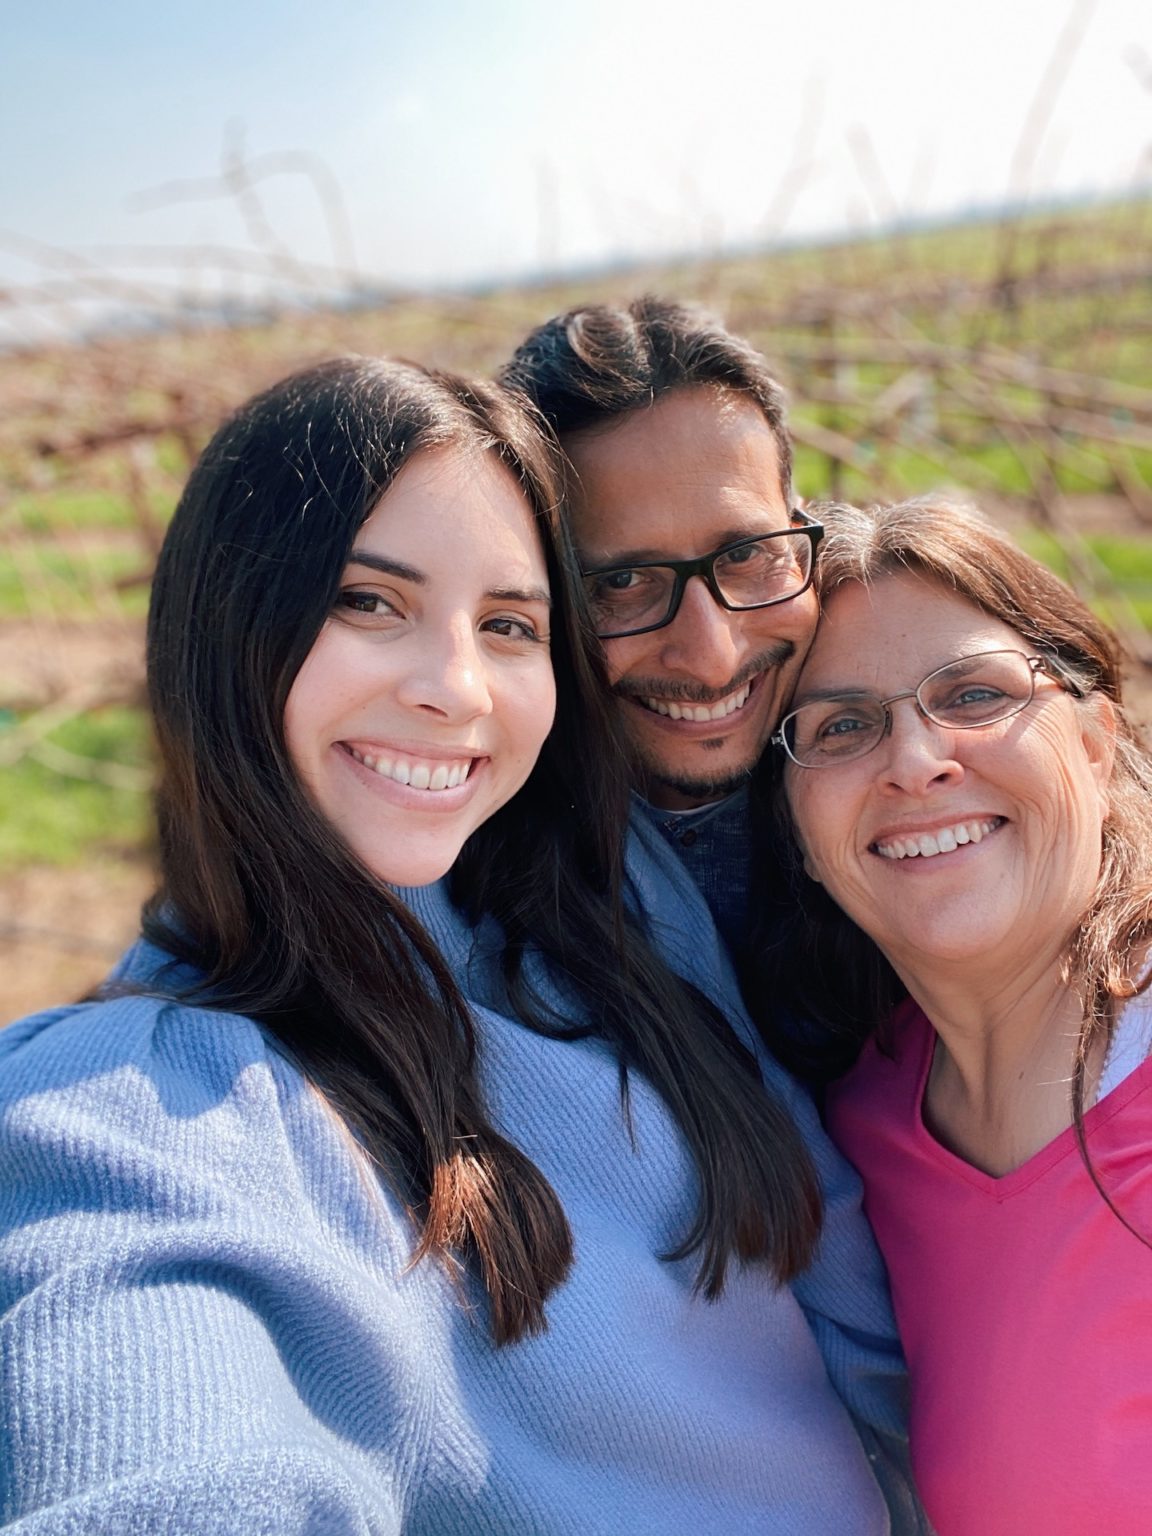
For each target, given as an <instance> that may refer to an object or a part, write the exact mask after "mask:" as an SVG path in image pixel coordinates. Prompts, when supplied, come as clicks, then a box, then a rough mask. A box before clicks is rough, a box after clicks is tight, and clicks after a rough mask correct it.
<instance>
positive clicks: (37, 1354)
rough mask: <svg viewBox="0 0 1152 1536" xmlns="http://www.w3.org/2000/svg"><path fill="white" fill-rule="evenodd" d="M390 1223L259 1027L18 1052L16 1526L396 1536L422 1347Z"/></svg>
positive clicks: (0, 1045)
mask: <svg viewBox="0 0 1152 1536" xmlns="http://www.w3.org/2000/svg"><path fill="white" fill-rule="evenodd" d="M385 1215H386V1211H385V1208H384V1204H383V1201H382V1200H380V1201H374V1200H372V1199H371V1198H370V1197H369V1196H368V1194H367V1191H366V1186H365V1183H364V1177H363V1174H362V1171H361V1169H360V1167H359V1164H358V1161H357V1159H356V1157H355V1156H354V1154H353V1152H352V1150H351V1148H350V1146H349V1144H348V1143H347V1140H346V1138H345V1136H344V1134H343V1133H342V1131H341V1129H340V1127H339V1125H338V1123H337V1122H336V1121H335V1118H334V1117H333V1116H332V1115H331V1114H330V1112H329V1111H328V1110H327V1109H326V1107H325V1106H323V1105H322V1104H321V1102H320V1101H319V1099H318V1096H317V1095H316V1094H315V1093H314V1092H313V1091H312V1090H311V1089H310V1088H309V1087H308V1086H307V1085H306V1084H305V1083H304V1081H303V1080H302V1079H301V1078H300V1076H299V1074H298V1073H296V1072H295V1071H294V1070H293V1069H292V1068H291V1067H290V1066H289V1065H288V1063H286V1062H285V1061H283V1060H282V1059H281V1058H280V1057H279V1056H277V1055H276V1054H275V1053H274V1052H273V1051H272V1050H271V1049H270V1047H269V1045H268V1042H267V1041H266V1040H265V1038H264V1037H263V1035H262V1034H261V1032H260V1031H259V1029H258V1028H257V1027H256V1026H255V1025H254V1024H252V1023H251V1021H248V1020H244V1019H238V1018H235V1017H233V1016H229V1015H225V1014H218V1013H211V1012H209V1011H207V1010H199V1009H191V1008H183V1007H178V1006H175V1005H171V1004H164V1003H162V1002H158V1001H157V1000H155V999H150V998H139V997H138V998H130V999H121V1000H118V1001H115V1002H107V1003H101V1004H93V1005H85V1006H82V1007H78V1008H73V1009H68V1010H59V1011H57V1012H56V1013H53V1014H47V1015H42V1016H40V1017H39V1018H37V1019H32V1020H27V1021H24V1022H23V1023H21V1024H16V1025H12V1026H10V1027H9V1029H7V1030H5V1031H4V1032H3V1033H2V1034H0V1392H2V1400H3V1405H4V1407H3V1413H4V1419H5V1421H6V1422H5V1429H6V1433H5V1434H4V1435H3V1436H2V1437H0V1524H3V1525H4V1526H5V1528H6V1529H11V1530H13V1531H15V1532H19V1533H21V1536H32V1533H35V1536H65V1533H71V1532H91V1531H95V1530H100V1531H105V1530H106V1531H117V1532H121V1531H122V1532H126V1533H135V1532H140V1533H145V1532H148V1533H152V1532H156V1531H164V1532H166V1533H176V1536H179V1533H185V1532H187V1533H189V1536H191V1533H196V1536H211V1533H216V1532H219V1533H221V1536H223V1533H225V1532H228V1533H230V1536H237V1533H239V1536H248V1533H253V1536H255V1533H263V1532H268V1533H269V1536H271V1533H273V1532H275V1533H277V1536H280V1533H287V1532H301V1533H302V1532H317V1533H318V1532H325V1533H333V1536H343V1533H349V1536H351V1533H357V1536H360V1533H368V1532H371V1533H373V1536H389V1533H392V1532H398V1531H399V1530H400V1528H401V1510H402V1506H403V1500H404V1493H405V1487H406V1485H407V1483H408V1481H409V1479H410V1478H411V1477H412V1476H413V1475H414V1474H415V1475H418V1472H419V1461H420V1456H421V1450H422V1448H421V1446H420V1445H419V1444H412V1443H409V1441H410V1440H411V1425H412V1423H413V1416H412V1415H411V1414H408V1415H404V1414H401V1413H400V1412H399V1411H398V1402H399V1401H400V1400H401V1399H403V1398H404V1397H405V1395H406V1394H407V1395H408V1396H411V1395H412V1394H413V1393H417V1394H418V1373H417V1372H416V1371H415V1369H414V1357H413V1352H414V1350H415V1349H418V1348H419V1346H420V1340H419V1331H418V1330H417V1333H416V1337H415V1338H406V1337H405V1334H406V1328H407V1324H408V1323H409V1322H410V1321H411V1319H410V1318H408V1317H406V1316H405V1310H406V1309H405V1307H404V1305H403V1303H402V1300H401V1299H397V1301H396V1304H395V1305H394V1306H389V1305H381V1301H382V1300H383V1301H386V1302H387V1301H390V1300H391V1299H392V1298H393V1296H397V1295H398V1288H397V1283H396V1282H397V1280H398V1277H399V1276H400V1275H401V1273H402V1269H403V1259H404V1255H403V1253H402V1252H401V1251H400V1249H401V1247H402V1245H401V1244H399V1243H398V1242H397V1240H396V1237H397V1234H396V1231H395V1230H394V1225H393V1227H391V1228H390V1227H389V1223H388V1222H387V1221H386V1220H385ZM373 1243H375V1248H373V1246H372V1244H373ZM374 1253H378V1254H379V1259H378V1260H377V1259H376V1258H374ZM365 1295H367V1296H369V1297H372V1298H374V1299H375V1303H376V1305H374V1306H370V1305H368V1304H367V1303H366V1302H365V1300H364V1299H363V1298H364V1296H365Z"/></svg>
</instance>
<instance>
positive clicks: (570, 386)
mask: <svg viewBox="0 0 1152 1536" xmlns="http://www.w3.org/2000/svg"><path fill="white" fill-rule="evenodd" d="M501 382H502V383H504V384H506V385H509V386H511V387H512V388H514V389H518V390H521V391H522V392H523V393H524V394H526V395H527V396H528V397H529V399H531V401H532V402H533V404H534V405H535V406H536V407H537V408H538V409H539V410H540V411H541V412H542V413H543V415H544V416H546V417H547V419H548V421H549V422H550V423H551V425H552V427H553V428H554V430H555V431H556V433H557V435H558V436H559V437H560V438H561V439H563V438H564V437H566V436H568V435H569V434H570V433H574V432H583V431H585V430H587V429H588V428H592V427H598V426H605V425H607V424H608V423H610V422H611V421H613V420H614V419H615V418H617V417H619V416H623V415H625V414H626V413H627V412H630V411H637V410H642V409H644V408H645V407H646V406H650V405H653V404H654V403H655V402H656V401H657V400H658V399H659V398H660V396H661V395H664V394H667V393H668V391H669V390H673V389H684V388H689V387H695V386H701V387H704V388H712V389H723V390H728V391H731V392H732V393H734V394H739V395H747V396H748V397H749V398H750V399H751V400H752V401H753V403H754V404H755V405H757V406H758V407H759V408H760V410H761V411H762V412H763V413H764V419H765V421H767V423H768V426H769V427H770V428H771V431H772V436H773V437H774V438H775V439H776V451H777V454H778V455H779V460H780V488H781V490H782V491H783V493H784V499H785V501H786V502H788V504H789V505H790V504H791V487H792V444H791V441H790V439H789V436H788V428H787V423H786V402H785V395H784V390H783V389H782V387H781V386H780V384H779V383H778V382H777V380H776V379H775V378H773V376H772V374H771V372H770V370H769V367H768V364H767V362H766V360H765V359H764V358H763V357H762V356H761V355H760V353H759V352H757V351H756V349H755V348H754V347H752V346H750V345H749V344H748V342H746V341H742V340H741V339H740V337H738V336H733V335H732V334H731V332H730V331H727V330H725V328H724V326H723V325H722V324H721V323H720V321H719V320H718V319H717V318H716V317H715V316H714V315H710V314H709V313H708V312H707V311H706V310H703V309H697V308H696V307H695V306H693V305H687V304H677V303H675V302H674V301H673V300H670V299H660V298H655V297H653V296H651V295H646V296H645V297H644V298H640V299H635V300H633V302H632V303H631V304H628V305H626V306H614V305H608V304H585V305H582V306H581V307H580V308H579V309H572V310H569V311H568V313H567V314H565V315H557V316H556V317H555V318H554V319H552V320H548V321H546V322H545V323H544V324H543V325H541V326H537V328H536V329H535V330H534V331H532V332H531V334H530V335H529V336H527V337H526V338H525V339H524V341H523V342H522V343H521V344H520V346H519V347H518V348H517V349H516V351H515V352H514V353H513V355H512V358H511V361H510V362H509V363H508V364H507V365H506V367H505V368H504V371H503V373H502V375H501Z"/></svg>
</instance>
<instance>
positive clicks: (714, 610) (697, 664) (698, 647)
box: [660, 576, 744, 688]
mask: <svg viewBox="0 0 1152 1536" xmlns="http://www.w3.org/2000/svg"><path fill="white" fill-rule="evenodd" d="M740 618H741V615H740V614H738V613H732V612H730V611H729V610H728V609H727V608H721V606H720V604H719V603H718V602H717V601H716V599H715V598H714V597H713V596H712V593H711V591H710V590H709V588H708V585H707V583H706V582H705V580H704V578H703V577H702V576H690V577H689V578H688V581H687V583H686V584H685V587H684V595H683V597H682V598H681V600H680V607H679V609H678V610H677V613H676V617H675V618H674V619H673V620H672V622H671V624H669V625H668V626H667V628H666V629H665V631H664V639H663V643H662V645H661V648H660V660H661V663H662V664H663V665H664V666H665V667H667V668H668V670H669V671H672V672H686V673H689V674H690V675H691V676H692V677H693V678H694V679H695V680H696V681H697V682H700V683H703V684H705V685H706V686H708V687H714V688H719V687H722V686H723V685H724V684H725V683H729V682H731V681H732V678H733V677H734V676H735V674H736V673H737V672H738V671H739V669H740V665H741V663H742V661H743V660H744V656H743V643H742V640H741V637H740V630H739V622H740Z"/></svg>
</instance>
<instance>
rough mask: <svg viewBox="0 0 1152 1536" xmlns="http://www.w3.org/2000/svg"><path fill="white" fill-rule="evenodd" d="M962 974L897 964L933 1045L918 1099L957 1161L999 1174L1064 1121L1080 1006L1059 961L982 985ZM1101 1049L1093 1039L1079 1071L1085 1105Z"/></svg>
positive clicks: (1042, 1142) (1025, 1157)
mask: <svg viewBox="0 0 1152 1536" xmlns="http://www.w3.org/2000/svg"><path fill="white" fill-rule="evenodd" d="M963 969H964V968H963V967H958V968H957V969H956V971H955V972H953V973H949V972H948V971H947V970H944V971H941V970H940V969H939V968H938V967H937V968H934V969H933V971H932V974H931V975H930V976H928V975H923V974H916V970H915V968H909V969H907V970H905V969H901V967H899V966H897V970H898V971H899V973H900V975H901V979H902V980H903V981H904V982H905V984H906V985H907V987H908V990H909V992H910V993H911V994H912V996H913V997H914V998H915V1000H916V1002H917V1003H918V1004H919V1005H920V1007H921V1008H922V1009H923V1011H924V1013H925V1014H926V1016H927V1017H928V1019H929V1020H930V1021H931V1023H932V1025H933V1027H934V1028H935V1030H936V1033H937V1036H938V1037H939V1038H938V1042H937V1046H936V1051H935V1054H934V1056H933V1061H932V1070H931V1073H930V1075H929V1079H928V1087H927V1091H926V1093H925V1098H924V1117H925V1121H926V1123H927V1124H928V1128H929V1129H930V1130H931V1131H932V1133H933V1135H935V1136H936V1138H937V1140H939V1141H941V1142H942V1143H943V1144H944V1145H945V1146H947V1147H948V1148H949V1149H950V1150H951V1151H953V1152H955V1153H956V1154H957V1155H958V1156H960V1157H963V1158H964V1159H965V1160H966V1161H968V1162H970V1163H972V1164H973V1165H974V1166H976V1167H978V1168H981V1169H983V1170H984V1171H985V1172H986V1173H991V1174H993V1175H995V1176H1002V1175H1003V1174H1005V1173H1009V1172H1011V1171H1012V1169H1014V1168H1017V1167H1019V1166H1020V1165H1021V1164H1022V1163H1024V1162H1026V1161H1027V1160H1028V1158H1030V1157H1032V1156H1033V1155H1034V1154H1035V1153H1036V1152H1038V1151H1039V1150H1040V1149H1041V1147H1044V1146H1046V1145H1047V1143H1048V1142H1049V1141H1051V1140H1052V1139H1053V1138H1054V1137H1056V1136H1058V1135H1059V1134H1060V1133H1061V1132H1062V1131H1064V1130H1065V1129H1067V1127H1068V1126H1069V1125H1071V1123H1072V1088H1071V1081H1072V1076H1073V1072H1074V1069H1075V1064H1076V1058H1077V1050H1078V1041H1079V1036H1080V1031H1081V1027H1082V1024H1083V1007H1082V1004H1081V1001H1080V998H1079V996H1078V995H1077V994H1076V993H1075V992H1073V991H1071V990H1070V989H1069V988H1068V987H1067V986H1066V985H1065V983H1064V982H1063V980H1062V978H1061V975H1060V963H1059V958H1058V957H1056V958H1054V959H1050V960H1048V961H1047V962H1046V963H1045V962H1037V963H1035V964H1033V965H1032V966H1031V967H1028V966H1024V967H1023V968H1020V969H1017V970H1015V971H1014V972H1013V973H1011V974H1009V975H1006V976H1004V977H1002V978H1000V979H999V980H998V981H996V982H992V981H991V980H985V981H984V983H983V985H982V984H981V978H980V977H979V976H977V977H973V975H972V968H971V966H970V965H969V967H968V973H967V974H966V975H963V976H962V975H961V974H959V972H960V971H962V970H963ZM1103 1049H1104V1043H1103V1041H1100V1042H1099V1046H1098V1049H1097V1050H1096V1051H1094V1053H1093V1055H1092V1056H1091V1057H1090V1059H1089V1061H1088V1064H1087V1065H1088V1074H1087V1081H1086V1084H1085V1090H1086V1092H1085V1101H1086V1102H1090V1101H1091V1091H1092V1090H1093V1089H1094V1085H1095V1081H1096V1079H1097V1077H1098V1075H1099V1071H1100V1067H1101V1065H1102V1061H1101V1060H1100V1059H1099V1058H1100V1056H1101V1055H1102V1052H1103Z"/></svg>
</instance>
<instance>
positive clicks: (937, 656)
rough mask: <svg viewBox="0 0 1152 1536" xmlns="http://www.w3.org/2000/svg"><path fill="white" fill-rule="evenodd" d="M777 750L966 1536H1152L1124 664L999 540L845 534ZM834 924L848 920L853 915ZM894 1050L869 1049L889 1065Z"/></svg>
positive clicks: (931, 513)
mask: <svg viewBox="0 0 1152 1536" xmlns="http://www.w3.org/2000/svg"><path fill="white" fill-rule="evenodd" d="M825 520H826V523H827V526H828V536H827V539H826V541H825V554H824V564H823V566H822V572H821V587H822V604H823V618H822V621H821V626H820V629H819V631H818V634H817V638H816V642H815V645H814V646H813V648H812V651H811V653H810V655H809V657H808V659H807V662H806V663H805V666H804V669H803V673H802V675H801V678H800V682H799V685H798V689H797V694H796V698H795V700H794V708H793V710H792V712H791V713H790V714H789V715H788V716H786V718H785V720H784V722H783V724H782V727H781V732H780V738H779V739H780V741H781V744H782V745H783V746H784V748H785V749H786V751H787V753H788V763H787V770H786V790H787V797H788V803H789V805H790V808H791V814H792V818H793V820H794V824H795V830H796V835H797V838H798V841H799V845H800V847H801V848H802V850H803V861H804V868H805V870H806V871H807V873H808V875H809V876H810V877H811V880H812V881H813V882H819V884H818V885H816V884H809V885H808V886H807V888H806V897H805V911H804V913H803V914H802V917H801V919H800V924H799V933H800V936H799V937H798V941H797V948H796V950H795V951H794V954H795V955H796V957H797V958H798V959H799V961H800V964H799V966H798V967H797V970H796V972H795V975H796V978H797V981H798V984H799V985H800V988H801V990H802V991H803V992H804V993H805V994H806V997H807V1001H808V1004H809V1006H810V1008H811V1009H812V1010H813V1011H814V1012H815V1014H816V1016H817V1017H818V1018H820V1019H822V1020H823V1021H824V1022H825V1024H826V1025H828V1026H831V1027H832V1028H833V1029H834V1030H836V1031H838V1033H837V1034H836V1035H833V1036H832V1038H833V1039H834V1040H836V1039H838V1040H839V1041H840V1042H841V1043H842V1044H843V1045H844V1046H845V1054H848V1053H850V1052H851V1051H852V1050H853V1048H854V1050H855V1051H856V1052H859V1051H860V1046H861V1043H862V1042H863V1041H864V1040H869V1043H868V1044H866V1045H864V1049H863V1051H862V1053H860V1055H859V1061H858V1062H857V1064H856V1066H855V1067H854V1069H853V1070H852V1071H851V1072H850V1073H849V1075H848V1076H847V1077H846V1078H844V1079H843V1080H842V1081H841V1082H839V1083H837V1084H835V1085H834V1086H833V1088H832V1089H831V1090H830V1093H829V1101H828V1108H829V1125H830V1127H831V1129H832V1132H833V1135H834V1137H835V1138H836V1139H837V1141H838V1142H839V1144H840V1146H841V1147H842V1149H843V1150H844V1151H845V1152H847V1154H848V1155H849V1156H850V1157H851V1158H852V1160H853V1162H855V1164H856V1166H857V1167H858V1168H859V1170H860V1172H861V1174H862V1175H863V1178H864V1185H865V1204H866V1208H867V1210H868V1213H869V1215H870V1217H871V1218H872V1222H873V1225H874V1226H875V1229H876V1234H877V1237H878V1238H879V1240H880V1244H881V1247H882V1249H883V1251H884V1254H885V1257H886V1259H887V1261H888V1267H889V1272H890V1275H891V1279H892V1288H893V1296H894V1299H895V1303H896V1311H897V1317H898V1318H899V1321H900V1325H901V1332H902V1334H903V1337H904V1343H905V1347H906V1349H907V1353H908V1364H909V1371H910V1376H911V1385H912V1453H913V1464H914V1466H915V1469H916V1476H917V1482H918V1484H919V1486H920V1489H921V1492H922V1494H923V1497H924V1502H925V1506H926V1508H927V1511H928V1514H929V1516H930V1518H931V1519H932V1522H933V1524H934V1526H935V1528H936V1530H937V1531H938V1532H939V1533H940V1536H985V1533H987V1532H992V1531H994V1532H1013V1533H1015V1532H1020V1533H1023V1532H1033V1531H1036V1532H1041V1531H1042V1532H1044V1536H1081V1533H1082V1532H1084V1531H1108V1532H1109V1533H1110V1536H1138V1533H1144V1532H1147V1531H1149V1530H1152V1394H1150V1392H1149V1386H1148V1383H1149V1379H1150V1372H1152V1299H1150V1298H1152V1159H1150V1157H1149V1145H1150V1142H1152V1061H1150V1060H1149V1050H1150V1047H1152V1007H1150V1005H1149V1002H1148V994H1147V991H1146V988H1147V985H1148V962H1149V944H1150V942H1152V762H1150V761H1149V757H1148V754H1147V752H1146V750H1145V749H1144V747H1143V746H1142V744H1141V743H1140V741H1139V739H1138V737H1137V735H1136V733H1135V731H1134V730H1133V728H1132V725H1131V723H1130V722H1129V720H1128V719H1127V717H1126V715H1125V713H1124V709H1123V704H1122V699H1121V678H1120V661H1119V654H1118V649H1117V646H1116V642H1115V639H1114V637H1113V636H1112V635H1111V634H1110V633H1109V631H1108V630H1107V628H1106V627H1105V626H1104V625H1103V624H1102V623H1101V622H1100V621H1099V619H1097V618H1096V616H1095V615H1094V614H1093V613H1092V612H1091V611H1090V610H1089V609H1088V608H1087V607H1086V606H1085V605H1084V604H1083V603H1082V602H1080V600H1079V599H1078V598H1076V597H1075V596H1074V594H1073V593H1071V592H1070V591H1069V590H1068V588H1067V587H1066V586H1064V584H1063V583H1062V582H1060V581H1058V580H1057V579H1056V577H1055V576H1053V575H1052V574H1051V572H1049V571H1047V570H1045V569H1044V568H1043V567H1042V566H1041V565H1039V564H1038V563H1037V562H1036V561H1035V560H1032V559H1031V558H1030V557H1028V556H1027V555H1025V554H1023V553H1022V552H1021V551H1020V550H1019V549H1017V548H1016V547H1015V546H1014V545H1013V544H1012V543H1011V541H1010V540H1008V539H1007V538H1005V537H1004V536H1003V535H1001V534H999V533H997V532H996V531H995V530H993V529H992V528H991V527H989V526H988V525H987V524H985V523H984V522H983V521H982V520H981V519H979V518H977V517H975V516H974V515H972V514H970V513H967V512H965V511H964V510H963V509H960V508H955V507H949V506H947V505H936V504H932V503H910V504H906V505H903V506H895V507H882V508H875V509H873V510H872V511H870V512H861V511H857V510H856V509H854V508H833V509H828V513H827V516H826V519H825ZM833 903H836V904H837V906H834V905H833ZM873 1036H874V1038H870V1037H873Z"/></svg>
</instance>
